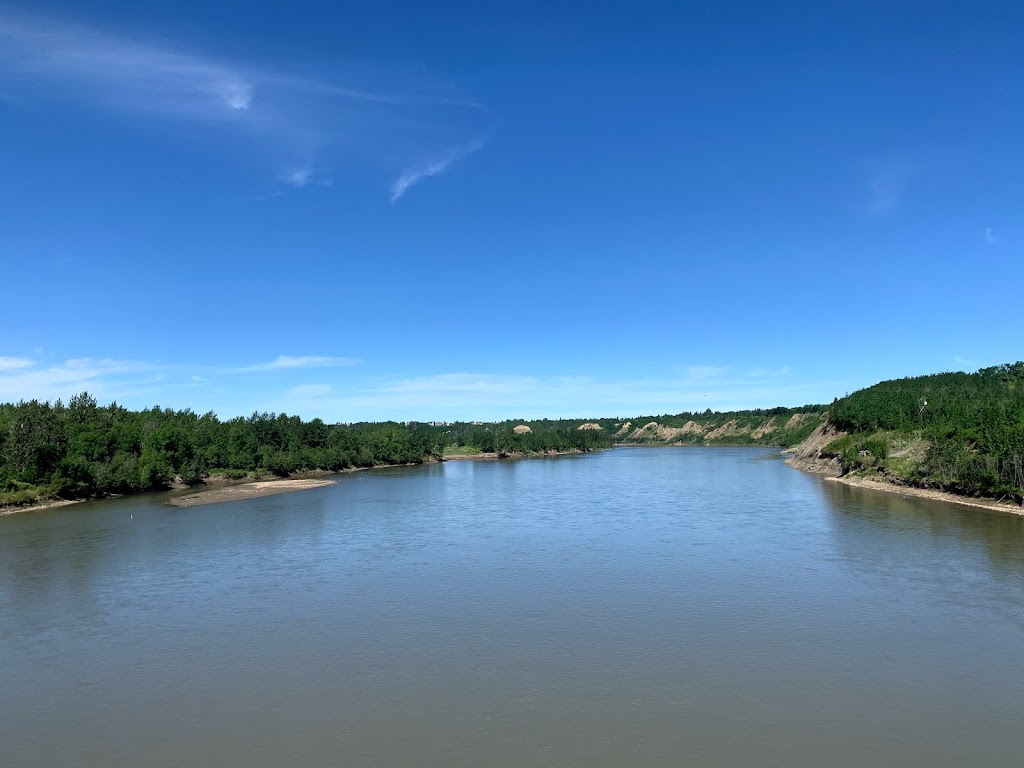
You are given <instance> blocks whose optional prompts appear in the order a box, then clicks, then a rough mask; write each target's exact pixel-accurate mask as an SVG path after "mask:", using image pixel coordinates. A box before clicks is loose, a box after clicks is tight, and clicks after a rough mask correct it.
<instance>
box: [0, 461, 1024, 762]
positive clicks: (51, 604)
mask: <svg viewBox="0 0 1024 768" xmlns="http://www.w3.org/2000/svg"><path fill="white" fill-rule="evenodd" d="M776 456H777V454H774V453H773V452H770V451H765V450H762V449H711V450H708V449H695V448H630V449H616V450H613V451H609V452H605V453H600V454H593V455H586V456H566V457H559V458H554V459H537V460H522V461H504V462H493V461H486V462H485V461H479V462H472V461H465V462H451V463H446V464H444V465H434V466H426V467H416V468H397V469H387V470H380V471H375V472H372V473H358V474H353V475H345V476H342V477H340V478H339V482H338V484H337V485H334V486H330V487H325V488H320V489H316V490H311V491H306V492H302V493H297V494H288V495H281V496H272V497H267V498H264V499H256V500H251V501H244V502H236V503H231V504H223V505H215V506H208V507H194V508H174V507H170V506H167V505H165V504H163V503H162V497H159V496H157V497H145V498H130V499H119V500H115V501H107V502H102V503H96V504H88V505H78V506H73V507H66V508H60V509H55V510H48V511H43V512H38V513H30V514H24V515H15V516H11V517H6V518H0V579H2V580H0V658H2V660H3V664H2V666H0V691H2V695H0V744H2V745H3V746H4V754H5V757H4V765H5V766H6V765H14V766H21V765H58V764H67V765H71V764H74V765H84V766H91V765H96V766H118V765H124V766H129V765H131V766H134V765H139V764H145V765H148V766H163V765H167V766H170V765H181V764H214V763H215V764H218V765H224V766H229V767H230V766H234V765H237V766H243V765H244V766H249V765H280V764H292V765H304V766H305V765H324V766H327V765H332V766H333V765H339V764H354V765H381V766H402V765H417V766H418V765H445V766H453V765H465V766H478V765H489V766H504V765H507V766H522V765H558V766H569V765H587V766H592V765H596V766H603V765H607V766H622V765H679V764H688V765H736V764H758V765H780V766H781V765H786V766H789V765H797V766H800V765H806V766H812V765H813V766H818V765H822V764H829V765H850V766H853V765H865V764H887V765H896V764H898V765H922V766H924V765H928V766H935V765H962V764H964V763H967V762H968V761H973V762H977V763H980V764H986V765H988V764H992V765H996V764H1014V763H1015V761H1016V758H1017V757H1019V755H1020V754H1022V753H1024V735H1022V734H1021V732H1020V730H1019V728H1018V727H1017V723H1016V714H1015V713H1016V712H1017V711H1018V710H1019V708H1020V707H1021V705H1022V704H1024V678H1022V676H1021V675H1020V673H1019V662H1018V659H1017V649H1018V648H1019V647H1020V642H1021V640H1022V632H1024V614H1022V608H1024V527H1022V526H1024V520H1021V519H1018V518H1012V517H1006V516H1000V515H996V514H989V513H985V512H980V511H976V510H966V509H962V508H959V507H955V506H950V505H945V504H941V503H938V502H932V501H927V500H917V499H903V498H900V497H898V496H892V495H887V494H881V493H877V492H875V493H872V492H870V491H866V490H863V489H857V488H850V487H848V486H843V485H839V484H835V483H826V482H823V481H821V480H820V479H818V478H814V477H810V476H807V475H803V474H801V473H798V472H796V471H794V470H791V469H789V468H788V467H786V466H785V465H783V464H782V462H780V461H777V460H772V459H773V458H775V457H776Z"/></svg>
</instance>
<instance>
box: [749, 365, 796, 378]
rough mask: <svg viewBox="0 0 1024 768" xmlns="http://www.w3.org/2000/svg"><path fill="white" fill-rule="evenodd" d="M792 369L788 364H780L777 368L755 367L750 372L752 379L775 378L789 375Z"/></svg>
mask: <svg viewBox="0 0 1024 768" xmlns="http://www.w3.org/2000/svg"><path fill="white" fill-rule="evenodd" d="M792 372H793V369H792V368H790V367H789V366H788V365H781V366H779V367H778V368H755V369H754V370H752V371H751V372H750V377H751V378H753V379H777V378H779V377H781V376H789V374H791V373H792Z"/></svg>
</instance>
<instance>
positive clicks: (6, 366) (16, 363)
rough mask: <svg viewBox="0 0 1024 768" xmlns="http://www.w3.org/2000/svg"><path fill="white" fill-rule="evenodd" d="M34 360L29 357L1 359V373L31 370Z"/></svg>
mask: <svg viewBox="0 0 1024 768" xmlns="http://www.w3.org/2000/svg"><path fill="white" fill-rule="evenodd" d="M33 365H35V361H34V360H29V359H28V358H27V357H0V371H15V370H18V369H20V368H31V367H32V366H33Z"/></svg>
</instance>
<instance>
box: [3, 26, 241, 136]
mask: <svg viewBox="0 0 1024 768" xmlns="http://www.w3.org/2000/svg"><path fill="white" fill-rule="evenodd" d="M0 43H2V45H0V51H2V53H0V72H2V73H4V74H6V75H12V74H18V75H20V76H21V77H22V78H24V79H26V80H29V81H36V82H38V81H45V82H47V83H49V84H54V83H56V84H61V83H63V84H65V85H66V86H68V87H69V88H71V89H74V92H77V93H79V94H81V95H86V94H88V95H89V96H91V97H93V98H98V99H101V100H103V101H105V102H107V103H108V104H111V105H113V104H118V105H123V106H129V105H130V106H131V107H133V108H135V109H150V110H154V111H166V112H171V113H174V114H176V115H178V116H187V117H192V118H197V117H205V118H216V117H225V116H227V115H229V114H231V113H233V112H238V111H244V110H248V109H249V107H250V106H251V105H252V100H253V95H254V90H255V83H254V82H253V80H252V78H251V77H249V76H248V75H247V74H246V73H244V72H242V71H241V70H239V69H236V68H233V67H231V66H228V65H225V64H222V63H218V62H215V61H211V60H208V59H205V58H203V57H200V56H195V55H190V54H185V53H181V52H178V51H174V50H170V49H167V48H164V47H160V46H155V45H152V44H146V43H140V42H133V41H130V40H126V39H123V38H119V37H117V36H114V35H110V34H107V33H104V32H101V31H99V30H95V29H92V28H90V27H87V26H83V25H77V24H71V23H63V22H55V21H52V20H48V19H41V18H37V17H33V16H29V15H20V16H17V15H13V14H10V13H6V12H3V11H0ZM83 87H84V89H85V90H84V91H83V90H82V88H83Z"/></svg>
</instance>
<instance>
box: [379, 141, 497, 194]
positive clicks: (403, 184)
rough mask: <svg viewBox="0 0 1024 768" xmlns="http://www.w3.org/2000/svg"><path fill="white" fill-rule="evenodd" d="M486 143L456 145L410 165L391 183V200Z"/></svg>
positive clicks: (439, 172)
mask: <svg viewBox="0 0 1024 768" xmlns="http://www.w3.org/2000/svg"><path fill="white" fill-rule="evenodd" d="M485 143H486V142H484V141H483V140H482V139H481V140H478V141H474V142H472V143H471V144H464V145H462V146H459V147H454V148H452V149H449V150H448V151H447V152H445V153H444V154H443V155H442V156H440V157H437V158H434V159H432V160H428V161H426V162H422V163H418V164H416V165H411V166H409V167H408V168H406V169H405V170H404V171H402V173H401V175H400V176H399V177H398V178H397V179H395V182H394V184H392V185H391V202H392V203H394V202H395V201H397V200H398V199H400V198H401V197H402V195H404V194H405V193H406V192H408V191H409V189H410V188H411V187H413V186H415V185H416V184H419V183H420V182H421V181H423V180H424V179H426V178H430V177H431V176H437V175H439V174H442V173H444V172H445V171H446V170H448V168H450V167H451V166H452V164H453V163H456V162H458V161H459V160H461V159H462V158H464V157H466V156H467V155H471V154H473V153H474V152H476V151H477V150H479V149H481V148H483V146H484V144H485Z"/></svg>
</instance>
